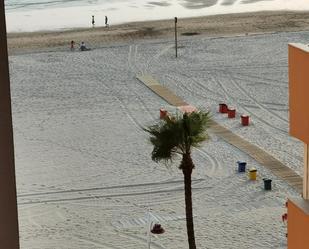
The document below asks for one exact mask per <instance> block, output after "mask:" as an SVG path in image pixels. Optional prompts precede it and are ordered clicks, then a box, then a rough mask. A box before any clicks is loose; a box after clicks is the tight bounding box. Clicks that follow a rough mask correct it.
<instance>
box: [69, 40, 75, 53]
mask: <svg viewBox="0 0 309 249" xmlns="http://www.w3.org/2000/svg"><path fill="white" fill-rule="evenodd" d="M70 44H71V46H70V47H71V51H73V50H74V49H75V48H74V45H75V41H73V40H72V41H71V43H70Z"/></svg>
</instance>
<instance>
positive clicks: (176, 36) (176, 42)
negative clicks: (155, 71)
mask: <svg viewBox="0 0 309 249" xmlns="http://www.w3.org/2000/svg"><path fill="white" fill-rule="evenodd" d="M175 52H176V58H177V17H175Z"/></svg>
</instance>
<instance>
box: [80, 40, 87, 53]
mask: <svg viewBox="0 0 309 249" xmlns="http://www.w3.org/2000/svg"><path fill="white" fill-rule="evenodd" d="M80 50H81V51H86V50H87V48H86V44H85V43H84V42H83V41H82V43H81V44H80Z"/></svg>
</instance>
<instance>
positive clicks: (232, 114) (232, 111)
mask: <svg viewBox="0 0 309 249" xmlns="http://www.w3.org/2000/svg"><path fill="white" fill-rule="evenodd" d="M235 116H236V109H228V110H227V117H228V118H235Z"/></svg>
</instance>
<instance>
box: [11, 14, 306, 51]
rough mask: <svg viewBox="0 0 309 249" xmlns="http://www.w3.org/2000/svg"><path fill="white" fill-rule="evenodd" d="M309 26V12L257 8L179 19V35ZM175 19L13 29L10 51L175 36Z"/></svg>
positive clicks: (285, 29) (229, 33)
mask: <svg viewBox="0 0 309 249" xmlns="http://www.w3.org/2000/svg"><path fill="white" fill-rule="evenodd" d="M305 30H309V12H255V13H244V14H227V15H215V16H205V17H197V18H186V19H179V20H178V33H179V36H180V37H181V36H185V35H203V36H209V37H218V36H234V35H250V34H256V33H268V32H286V31H305ZM173 36H174V20H173V19H170V20H160V21H148V22H135V23H127V24H122V25H117V26H110V27H108V28H106V27H96V28H88V29H73V30H67V31H55V32H33V33H10V34H8V46H9V53H10V54H18V53H28V52H38V51H53V50H67V49H68V48H69V43H70V41H71V40H74V41H76V42H78V43H79V42H81V41H85V42H86V43H87V44H88V46H90V47H100V46H104V45H112V44H115V43H122V42H130V41H134V40H139V39H156V38H168V37H171V38H173Z"/></svg>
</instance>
